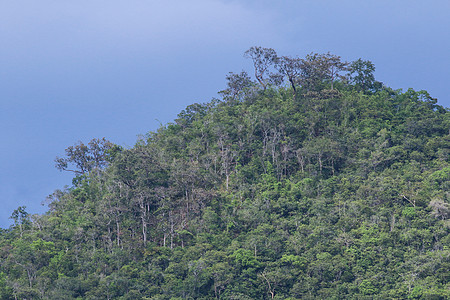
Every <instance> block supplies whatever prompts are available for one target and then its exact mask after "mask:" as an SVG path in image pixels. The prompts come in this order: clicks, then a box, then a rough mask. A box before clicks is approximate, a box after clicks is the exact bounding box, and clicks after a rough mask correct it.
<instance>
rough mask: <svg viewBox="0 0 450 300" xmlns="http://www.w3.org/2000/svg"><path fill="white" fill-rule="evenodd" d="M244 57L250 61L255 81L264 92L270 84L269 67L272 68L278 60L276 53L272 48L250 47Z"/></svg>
mask: <svg viewBox="0 0 450 300" xmlns="http://www.w3.org/2000/svg"><path fill="white" fill-rule="evenodd" d="M244 57H246V58H251V59H252V61H253V67H254V69H255V77H256V80H258V82H259V83H260V84H261V86H262V87H263V89H264V90H265V89H266V88H267V85H268V84H270V77H271V72H270V67H271V66H273V65H274V64H275V63H276V62H277V59H278V58H277V52H276V51H275V50H273V49H272V48H263V47H251V48H250V49H248V50H247V51H245V53H244ZM272 78H273V77H272Z"/></svg>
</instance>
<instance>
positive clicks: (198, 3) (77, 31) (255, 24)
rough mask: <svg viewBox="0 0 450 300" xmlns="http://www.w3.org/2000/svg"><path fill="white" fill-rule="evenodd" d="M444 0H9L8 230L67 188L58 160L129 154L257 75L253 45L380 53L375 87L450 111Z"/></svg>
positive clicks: (0, 194)
mask: <svg viewBox="0 0 450 300" xmlns="http://www.w3.org/2000/svg"><path fill="white" fill-rule="evenodd" d="M449 11H450V1H448V0H431V1H418V0H395V1H392V0H389V1H386V0H366V1H361V0H342V1H335V0H295V1H294V0H285V1H283V0H280V1H269V0H258V1H257V0H242V1H239V0H190V1H185V0H164V1H162V0H146V1H144V0H128V1H115V0H108V1H106V0H102V1H101V0H89V1H87V0H78V1H68V0H53V1H51V0H40V1H35V0H15V1H1V2H0V203H1V208H0V227H2V228H7V227H9V226H10V224H11V220H10V219H9V217H10V216H11V214H12V212H13V210H14V209H16V208H17V207H19V206H26V207H27V208H26V210H27V212H29V213H30V214H35V213H38V214H41V213H44V212H45V211H46V206H43V205H41V203H42V202H43V201H44V200H45V198H46V196H47V195H49V194H51V193H52V192H53V191H54V190H55V189H62V188H64V186H65V185H70V184H71V178H72V175H71V174H69V173H64V172H60V171H58V170H57V169H56V168H55V167H54V165H55V163H54V159H55V157H56V156H63V155H64V149H66V148H67V147H68V146H70V145H74V144H75V143H77V142H78V141H82V142H85V143H87V142H89V141H90V140H91V139H93V138H102V137H105V138H106V139H108V140H110V141H112V142H114V143H116V144H119V145H121V146H123V147H125V148H128V147H132V146H133V145H134V144H135V142H136V141H137V139H138V137H139V136H140V135H145V134H146V133H148V132H150V131H155V130H157V129H158V127H160V126H161V125H164V124H167V123H168V122H171V121H173V120H174V119H175V118H176V116H177V114H178V113H179V112H180V111H181V110H182V109H184V108H185V107H186V106H187V105H190V104H192V103H195V102H198V103H205V102H208V101H210V100H211V99H213V98H218V97H219V95H218V94H217V92H218V91H220V90H223V89H224V88H225V87H226V81H225V76H226V75H227V74H228V72H240V71H242V70H246V71H248V72H251V62H250V61H248V60H246V59H245V58H244V57H243V53H244V52H245V51H246V50H247V49H249V48H250V47H252V46H263V47H269V48H273V49H275V50H276V51H277V52H278V54H279V55H289V56H300V57H303V56H305V55H306V54H308V53H311V52H318V53H326V52H331V53H332V54H336V55H339V56H341V57H342V59H343V60H347V61H353V60H356V59H358V58H363V59H365V60H370V61H372V62H373V63H374V64H375V66H376V72H375V76H376V79H377V80H378V81H381V82H383V83H384V84H385V85H387V86H390V87H392V88H394V89H400V88H402V89H407V88H410V87H412V88H414V89H415V90H427V91H428V92H429V93H430V94H431V96H433V97H435V98H437V99H438V104H440V105H442V106H445V107H450V84H449V80H450V55H449V49H450V18H448V12H449Z"/></svg>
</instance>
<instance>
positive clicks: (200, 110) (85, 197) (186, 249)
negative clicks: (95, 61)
mask: <svg viewBox="0 0 450 300" xmlns="http://www.w3.org/2000/svg"><path fill="white" fill-rule="evenodd" d="M246 54H247V56H248V57H250V58H251V59H252V60H253V62H254V66H255V78H256V81H252V80H251V79H250V77H249V76H248V75H247V74H246V73H245V72H242V73H240V74H233V73H230V74H229V75H228V76H227V80H228V87H227V89H226V90H224V91H222V92H221V94H222V95H223V99H222V100H213V101H211V102H209V103H207V104H193V105H191V106H189V107H187V108H186V110H184V111H183V112H181V113H180V114H179V117H178V119H176V120H175V121H174V122H173V123H171V124H168V125H167V126H164V127H162V128H160V129H159V130H158V131H157V132H154V133H149V134H148V135H147V136H146V137H145V138H143V139H141V140H140V141H138V143H137V144H136V145H135V146H134V147H133V148H131V149H121V148H120V147H118V146H115V145H113V144H111V143H109V142H108V141H106V140H105V139H102V140H93V141H91V142H90V143H89V144H87V145H84V144H81V143H80V144H77V145H74V146H72V147H69V148H68V149H66V156H65V157H63V158H57V160H56V162H57V167H58V168H60V169H61V170H66V171H72V172H74V181H73V186H71V187H68V188H66V189H64V190H57V191H55V193H54V194H53V195H51V196H49V198H48V205H49V211H48V213H46V214H45V215H42V216H29V215H28V214H27V213H26V211H25V210H24V208H23V207H20V208H18V209H17V210H16V211H14V213H13V215H12V218H13V219H14V221H15V225H14V226H12V227H11V228H10V229H9V230H4V231H3V232H2V233H1V236H0V257H1V264H0V271H1V273H0V298H1V299H213V298H220V299H288V298H289V297H290V299H344V298H345V299H347V298H355V299H374V298H375V299H405V298H411V299H422V298H423V299H445V298H448V297H450V293H449V290H450V284H449V279H450V278H449V272H448V270H449V269H450V248H449V247H450V238H449V228H450V223H449V220H448V219H449V217H450V205H449V184H450V164H449V161H450V160H449V153H450V118H449V112H448V110H447V109H444V108H443V107H441V106H439V105H437V104H436V100H435V99H433V98H431V97H430V96H429V94H428V93H427V92H425V91H419V92H417V91H414V90H412V89H410V90H408V91H406V92H402V91H394V90H392V89H390V88H388V87H386V86H383V85H382V84H381V83H379V82H376V81H375V79H374V78H373V71H374V67H373V65H372V64H371V63H370V62H368V61H362V60H358V61H356V62H353V63H352V64H346V63H344V62H341V61H340V59H339V57H336V56H333V55H330V54H326V55H318V54H311V55H309V56H307V57H306V58H304V59H293V58H288V57H278V56H277V55H276V53H275V52H272V51H271V49H266V48H260V47H252V48H251V49H250V50H249V51H248V52H247V53H246ZM271 68H272V69H271ZM284 83H285V84H284Z"/></svg>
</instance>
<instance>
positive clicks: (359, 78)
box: [348, 58, 382, 91]
mask: <svg viewBox="0 0 450 300" xmlns="http://www.w3.org/2000/svg"><path fill="white" fill-rule="evenodd" d="M348 71H349V72H348V75H349V77H350V82H351V83H353V84H354V85H355V87H356V89H357V90H359V91H370V90H374V89H378V88H380V87H381V85H382V84H381V82H378V81H376V80H375V76H374V74H373V73H374V72H375V65H374V64H373V63H372V62H371V61H369V60H362V59H361V58H359V59H358V60H355V61H354V62H352V63H351V64H350V66H349V69H348Z"/></svg>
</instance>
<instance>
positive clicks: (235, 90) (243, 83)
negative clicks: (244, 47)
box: [219, 71, 254, 100]
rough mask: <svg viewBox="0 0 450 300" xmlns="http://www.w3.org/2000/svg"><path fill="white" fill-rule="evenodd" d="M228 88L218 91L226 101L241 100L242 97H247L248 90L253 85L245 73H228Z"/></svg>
mask: <svg viewBox="0 0 450 300" xmlns="http://www.w3.org/2000/svg"><path fill="white" fill-rule="evenodd" d="M225 78H226V80H227V86H228V88H227V89H225V90H223V91H220V92H219V93H220V94H222V95H223V96H224V97H225V98H226V99H227V100H241V99H242V97H245V96H247V95H248V93H249V90H250V89H251V87H252V86H253V85H254V83H253V81H252V80H251V78H250V76H249V75H248V73H247V72H245V71H242V72H241V73H238V74H236V73H233V72H230V73H229V74H228V75H227V76H226V77H225Z"/></svg>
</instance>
